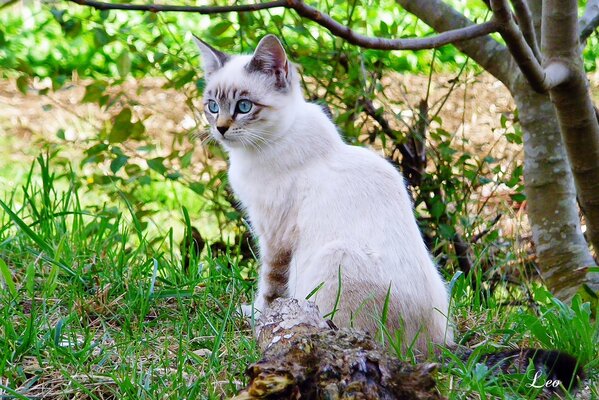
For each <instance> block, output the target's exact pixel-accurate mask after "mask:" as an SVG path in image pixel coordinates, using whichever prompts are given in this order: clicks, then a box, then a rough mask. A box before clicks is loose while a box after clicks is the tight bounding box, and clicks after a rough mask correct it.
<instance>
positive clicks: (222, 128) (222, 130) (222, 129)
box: [216, 125, 229, 136]
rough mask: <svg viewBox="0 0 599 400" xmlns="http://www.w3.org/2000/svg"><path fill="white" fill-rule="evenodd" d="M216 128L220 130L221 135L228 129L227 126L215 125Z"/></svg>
mask: <svg viewBox="0 0 599 400" xmlns="http://www.w3.org/2000/svg"><path fill="white" fill-rule="evenodd" d="M216 129H218V131H219V132H220V134H221V135H223V136H224V135H225V132H226V131H228V130H229V127H228V126H226V125H225V126H217V127H216Z"/></svg>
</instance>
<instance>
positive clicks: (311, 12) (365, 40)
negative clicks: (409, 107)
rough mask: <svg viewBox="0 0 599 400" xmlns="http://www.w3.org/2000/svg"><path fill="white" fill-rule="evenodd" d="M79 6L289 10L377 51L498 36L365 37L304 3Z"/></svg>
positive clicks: (470, 31) (481, 31)
mask: <svg viewBox="0 0 599 400" xmlns="http://www.w3.org/2000/svg"><path fill="white" fill-rule="evenodd" d="M67 1H71V2H74V3H77V4H79V5H82V6H89V7H93V8H96V9H99V10H129V11H131V10H137V11H150V12H154V13H156V12H165V11H177V12H193V13H199V14H223V13H229V12H251V11H257V10H266V9H271V8H280V7H282V8H288V9H292V10H294V11H295V12H296V13H297V14H298V15H300V16H302V17H304V18H306V19H309V20H311V21H314V22H316V23H317V24H319V25H320V26H322V27H324V28H326V29H328V30H329V31H330V32H331V33H332V34H333V35H335V36H338V37H340V38H342V39H345V40H346V41H348V42H349V43H351V44H354V45H357V46H360V47H364V48H368V49H378V50H421V49H432V48H437V47H441V46H444V45H446V44H450V43H455V42H460V41H464V40H469V39H474V38H477V37H480V36H485V35H488V34H489V33H493V32H497V30H498V29H499V24H498V22H497V21H496V20H491V21H488V22H484V23H482V24H477V25H471V26H467V27H464V28H459V29H454V30H449V31H446V32H443V33H440V34H438V35H435V36H430V37H426V38H414V39H388V38H381V37H373V36H365V35H362V34H359V33H357V32H355V31H354V30H352V29H350V28H348V27H347V26H345V25H343V24H341V23H339V22H337V21H335V20H334V19H333V18H331V17H330V16H329V15H327V14H325V13H322V12H321V11H319V10H318V9H316V8H314V7H311V6H309V5H307V4H306V3H304V2H303V0H276V1H271V2H267V3H257V4H243V5H232V6H175V5H163V4H120V3H107V2H102V1H96V0H67Z"/></svg>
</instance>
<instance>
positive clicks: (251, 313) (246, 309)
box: [239, 303, 261, 319]
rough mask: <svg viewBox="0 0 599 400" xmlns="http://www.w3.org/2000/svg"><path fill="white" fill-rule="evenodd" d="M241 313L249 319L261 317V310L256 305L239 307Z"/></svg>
mask: <svg viewBox="0 0 599 400" xmlns="http://www.w3.org/2000/svg"><path fill="white" fill-rule="evenodd" d="M239 313H240V314H241V315H242V316H243V317H245V318H248V319H258V317H259V316H260V313H261V311H260V308H258V307H257V305H256V303H254V304H242V305H241V306H240V307H239Z"/></svg>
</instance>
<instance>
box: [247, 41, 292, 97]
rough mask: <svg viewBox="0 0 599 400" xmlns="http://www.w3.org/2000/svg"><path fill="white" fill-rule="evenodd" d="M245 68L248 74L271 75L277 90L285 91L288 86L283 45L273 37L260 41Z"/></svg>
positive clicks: (287, 72) (288, 72)
mask: <svg viewBox="0 0 599 400" xmlns="http://www.w3.org/2000/svg"><path fill="white" fill-rule="evenodd" d="M246 68H247V70H248V72H262V73H265V74H268V75H271V76H272V77H274V78H275V81H276V86H277V88H279V89H286V88H287V87H288V86H289V77H290V71H289V61H288V60H287V55H286V54H285V50H284V49H283V45H281V42H280V41H279V39H277V37H276V36H275V35H266V36H264V37H263V38H262V40H260V43H258V47H256V51H254V55H253V57H252V60H251V61H250V62H249V64H248V65H247V67H246Z"/></svg>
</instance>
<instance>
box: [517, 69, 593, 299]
mask: <svg viewBox="0 0 599 400" xmlns="http://www.w3.org/2000/svg"><path fill="white" fill-rule="evenodd" d="M512 94H513V96H514V99H515V101H516V105H517V107H518V110H519V112H520V124H521V126H522V131H523V133H524V159H525V161H526V162H525V163H524V176H525V178H526V185H525V186H524V188H525V192H526V197H527V198H528V199H529V201H528V206H527V207H528V208H527V212H528V217H529V219H530V221H531V229H532V238H533V241H534V243H535V245H536V254H537V257H538V260H539V266H540V270H541V271H540V272H541V275H542V277H543V279H544V280H545V283H546V284H547V286H548V287H549V288H550V289H551V291H552V292H553V293H554V294H555V295H556V296H557V297H559V298H561V299H568V298H570V297H572V296H573V295H574V294H575V293H576V291H577V289H578V288H579V287H580V285H581V284H583V283H584V282H585V276H586V266H588V265H592V264H593V258H592V256H591V253H590V252H589V248H588V245H587V243H586V241H585V239H584V236H583V234H582V230H581V228H580V219H579V216H578V207H577V204H576V189H575V187H574V182H573V180H572V172H571V170H570V165H569V163H568V159H567V157H566V152H565V149H564V145H563V143H562V141H561V140H560V130H559V126H558V123H557V118H556V115H555V110H554V107H553V105H552V104H551V102H550V101H549V99H548V96H547V95H545V94H539V93H536V92H535V91H533V90H532V88H531V87H530V86H529V85H528V83H527V82H525V80H524V77H520V81H519V82H516V83H515V84H514V89H513V90H512Z"/></svg>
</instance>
